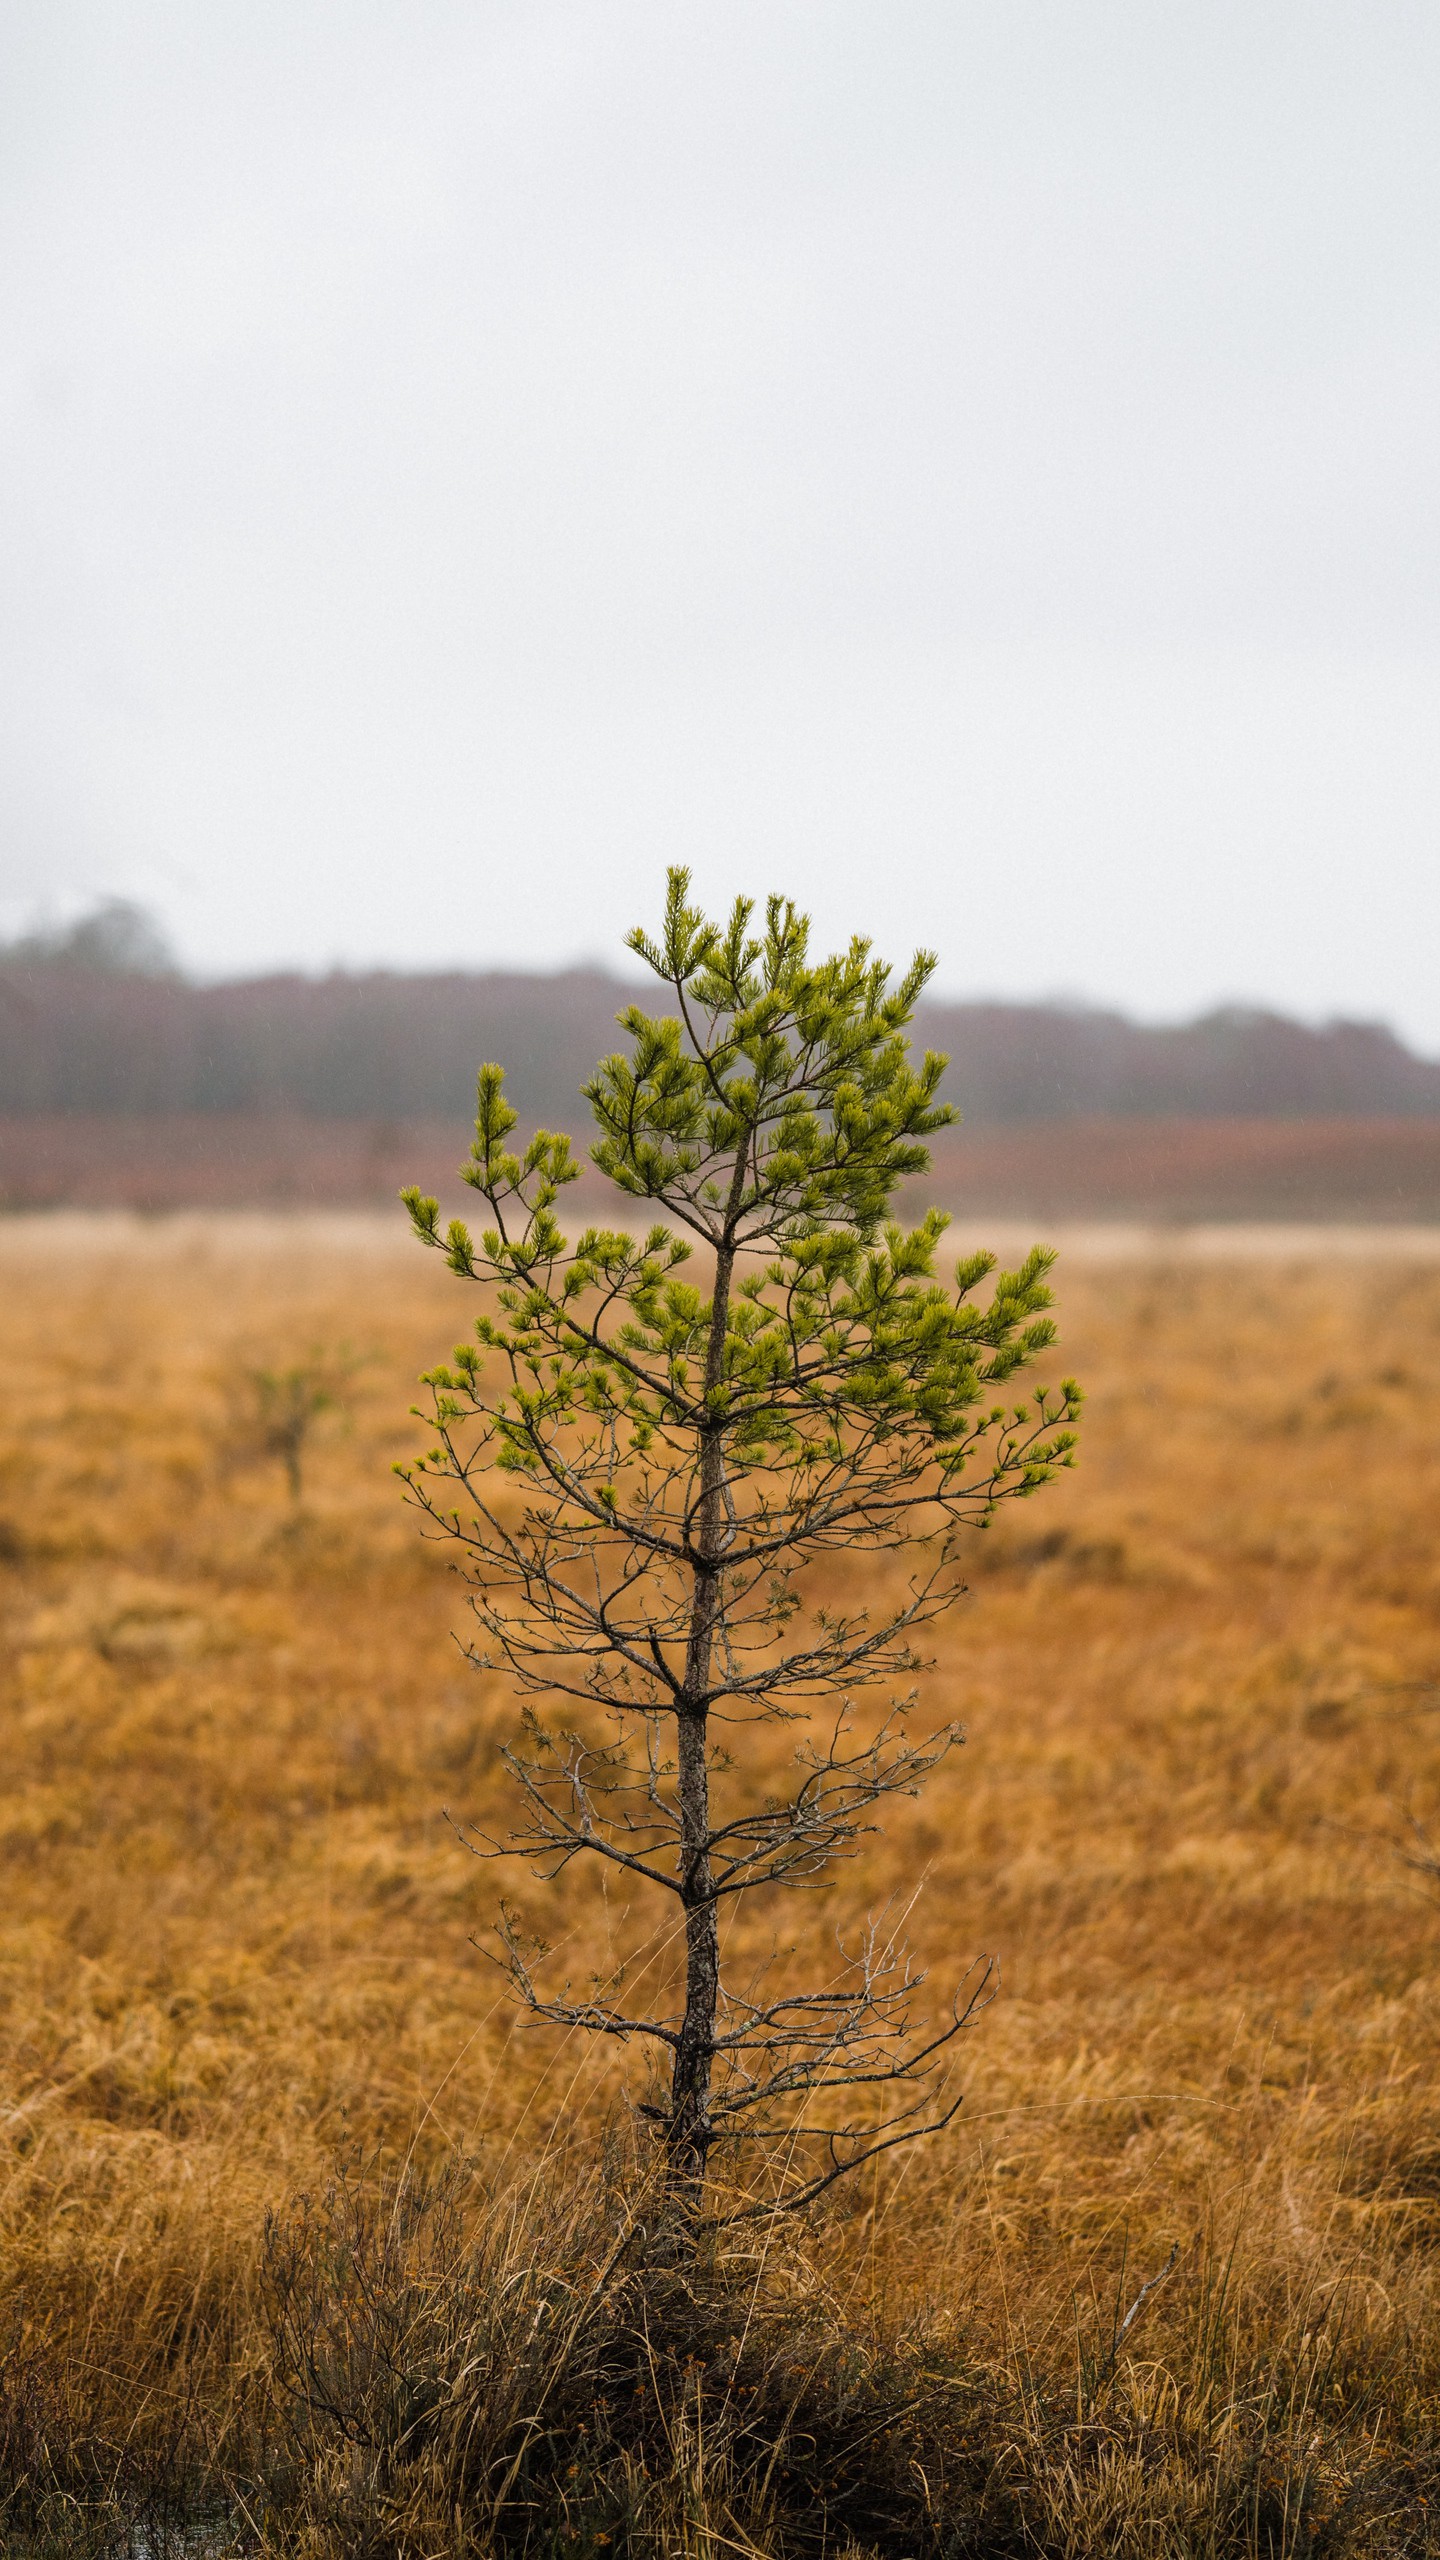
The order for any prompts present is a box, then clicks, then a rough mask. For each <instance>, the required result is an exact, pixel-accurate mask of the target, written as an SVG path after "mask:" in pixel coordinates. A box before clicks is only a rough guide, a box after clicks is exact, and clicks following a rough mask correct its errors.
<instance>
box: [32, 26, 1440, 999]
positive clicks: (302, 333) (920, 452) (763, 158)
mask: <svg viewBox="0 0 1440 2560" xmlns="http://www.w3.org/2000/svg"><path fill="white" fill-rule="evenodd" d="M0 37H3V52H4V57H5V60H4V76H3V80H0V220H3V233H4V237H3V256H0V348H3V355H0V415H3V425H0V438H3V447H0V540H3V556H4V576H3V592H4V597H5V603H4V607H3V635H0V680H3V689H4V693H5V697H6V705H7V708H6V714H5V728H4V737H3V744H0V821H3V824H0V842H3V848H4V850H3V857H0V859H3V879H0V924H4V925H9V926H12V927H13V926H14V925H17V924H18V923H19V922H21V921H22V920H23V919H24V918H25V917H27V916H28V915H30V914H31V913H33V912H35V911H37V910H40V909H42V908H47V907H48V908H49V909H50V910H51V911H53V912H56V913H65V912H69V911H70V910H71V909H73V908H75V907H78V906H80V905H82V904H84V903H86V902H87V901H89V900H91V899H92V898H94V897H97V896H99V895H101V894H104V893H106V892H119V893H123V894H127V895H131V896H137V897H139V898H141V899H143V900H145V901H147V902H148V903H150V904H151V905H152V906H154V907H155V908H156V909H157V910H158V911H159V912H160V913H161V914H162V915H163V917H164V919H165V922H166V924H167V926H168V928H169V930H170V931H171V932H172V934H173V935H174V936H175V938H176V940H177V942H178V944H179V946H180V948H181V950H182V952H183V953H184V954H185V956H186V958H187V959H188V961H189V962H190V963H191V965H192V966H195V967H197V968H199V969H201V970H204V971H208V972H212V973H218V972H231V971H239V970H251V969H257V968H261V967H266V966H269V965H272V964H277V963H281V962H298V963H301V964H303V965H306V966H310V967H321V966H325V965H328V964H329V963H330V962H332V961H334V960H337V959H341V960H345V961H347V962H351V963H355V964H362V965H364V964H371V963H375V962H384V963H391V964H396V965H405V966H410V965H428V964H430V963H446V964H449V965H454V964H457V963H466V964H479V965H485V964H495V963H507V964H516V963H519V964H534V963H538V964H542V965H552V964H558V963H560V962H562V961H565V960H569V959H573V958H577V957H584V956H588V955H613V952H614V948H615V945H616V944H617V943H618V940H619V937H620V933H621V931H622V930H623V928H624V927H625V926H626V925H627V924H628V923H630V922H632V921H634V920H635V919H636V918H637V917H640V916H650V915H653V913H654V911H655V909H656V906H657V903H658V897H659V892H660V885H661V880H662V876H663V870H664V866H665V864H666V863H667V862H668V861H672V860H675V859H683V860H686V861H689V862H691V863H692V864H693V865H694V867H695V870H696V873H697V877H698V880H699V884H700V886H701V888H702V889H703V890H704V892H705V893H706V894H707V896H709V897H710V898H712V899H714V900H717V901H720V900H726V899H728V898H729V896H731V895H732V894H733V893H734V892H735V890H736V889H739V888H745V889H753V890H760V891H763V890H765V889H766V888H769V887H771V886H778V887H782V888H785V889H788V890H790V891H791V892H793V893H794V894H795V895H796V896H798V897H800V898H803V899H804V900H805V901H806V902H807V903H809V904H811V905H812V906H813V907H814V909H815V910H816V914H817V920H818V923H819V925H820V926H821V928H822V929H823V931H824V932H825V933H826V934H827V935H831V936H834V935H841V934H848V933H849V932H851V931H853V930H856V929H860V930H865V931H869V932H872V933H873V934H874V935H875V936H876V938H877V939H878V940H879V942H880V943H881V945H882V947H893V948H896V949H900V948H908V947H909V946H910V945H912V944H913V943H915V942H917V941H921V942H925V943H927V944H933V945H934V946H935V947H936V948H937V949H938V950H939V953H940V955H941V969H940V979H941V984H942V986H943V987H944V988H945V989H946V990H948V991H951V992H955V993H982V992H983V993H992V994H1037V993H1038V994H1044V993H1053V992H1066V993H1071V994H1074V995H1078V996H1083V997H1086V998H1090V999H1093V1000H1097V1001H1101V1002H1107V1003H1117V1004H1120V1005H1123V1006H1125V1007H1127V1008H1129V1009H1130V1010H1132V1011H1134V1012H1137V1013H1139V1014H1141V1015H1145V1016H1150V1017H1155V1018H1164V1017H1168V1016H1174V1015H1179V1014H1184V1013H1187V1012H1192V1011H1194V1010H1196V1009H1198V1008H1199V1007H1201V1006H1204V1005H1206V1004H1208V1003H1211V1002H1214V1001H1217V1000H1220V999H1226V998H1242V999H1253V1000H1257V1001H1262V1002H1267V1003H1271V1004H1275V1005H1278V1006H1282V1007H1285V1008H1287V1009H1291V1010H1295V1011H1297V1012H1300V1013H1302V1014H1305V1015H1309V1016H1316V1017H1318V1016H1323V1015H1327V1014H1330V1013H1336V1012H1343V1013H1347V1014H1359V1015H1364V1016H1377V1017H1384V1018H1386V1019H1388V1020H1390V1021H1391V1022H1393V1023H1394V1024H1395V1025H1396V1026H1397V1027H1398V1028H1400V1029H1402V1030H1403V1031H1405V1032H1406V1033H1407V1034H1408V1035H1409V1036H1410V1037H1411V1038H1413V1039H1416V1040H1419V1041H1420V1042H1421V1043H1422V1044H1424V1045H1426V1046H1428V1047H1430V1048H1432V1049H1434V1048H1440V973H1437V971H1436V968H1435V965H1434V955H1435V949H1436V943H1437V928H1440V613H1437V600H1440V538H1437V536H1440V526H1437V498H1436V461H1435V457H1436V454H1437V453H1440V319H1437V310H1440V303H1437V283H1440V275H1437V267H1440V248H1437V244H1440V172H1437V154H1436V151H1435V147H1434V137H1435V133H1436V130H1437V117H1440V16H1437V13H1436V12H1435V10H1434V9H1433V8H1432V7H1425V6H1420V5H1414V6H1409V5H1403V6H1402V5H1394V4H1393V0H1363V5H1361V4H1360V0H1356V5H1345V6H1339V5H1334V0H1303V5H1301V0H1294V5H1272V4H1271V0H1243V5H1241V0H1233V5H1227V0H1204V5H1200V0H1189V4H1188V5H1176V6H1172V7H1166V8H1157V7H1156V6H1155V5H1154V0H1144V4H1143V5H1142V0H1126V4H1125V5H1120V0H1085V5H1080V4H1079V0H1045V5H1044V6H1041V5H1039V0H1018V5H1006V6H1004V7H1000V6H997V5H995V0H988V5H985V6H979V5H974V0H936V5H933V6H929V5H915V4H914V0H883V5H882V0H872V4H871V5H863V6H862V5H853V4H852V0H826V5H824V6H820V5H800V4H799V0H753V5H747V0H727V5H725V6H724V7H713V6H705V5H700V6H695V5H691V6H687V7H685V8H683V9H681V8H676V7H675V6H674V5H673V0H672V5H667V6H663V7H662V6H658V5H655V6H648V5H647V6H642V5H631V0H608V5H606V6H605V7H603V8H596V7H593V6H586V7H581V6H578V5H575V6H554V5H549V4H548V0H525V5H523V6H521V5H514V6H508V5H504V6H502V5H494V4H493V0H467V5H464V6H459V5H456V6H451V5H446V4H445V0H404V5H401V0H392V4H391V5H386V6H375V5H366V0H344V5H338V4H337V5H330V0H305V5H304V6H301V7H296V6H294V5H288V4H286V5H282V0H243V5H241V0H204V6H203V7H197V6H196V5H195V0H185V5H177V6H164V5H160V0H89V5H82V6H77V5H72V0H3V5H0Z"/></svg>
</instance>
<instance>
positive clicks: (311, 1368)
mask: <svg viewBox="0 0 1440 2560" xmlns="http://www.w3.org/2000/svg"><path fill="white" fill-rule="evenodd" d="M359 1366H360V1363H359V1362H358V1361H357V1360H356V1359H355V1357H354V1355H353V1353H351V1352H349V1351H331V1352H327V1351H312V1352H311V1353H310V1355H309V1357H308V1359H305V1360H297V1361H294V1362H293V1363H292V1364H291V1366H290V1367H289V1368H288V1369H246V1370H244V1371H243V1372H242V1376H243V1380H244V1387H245V1394H246V1406H247V1410H246V1412H245V1414H244V1416H243V1418H242V1421H241V1424H240V1430H239V1435H238V1436H239V1445H240V1447H241V1448H242V1449H243V1450H245V1451H247V1452H248V1451H253V1452H254V1454H255V1455H256V1456H257V1457H264V1458H278V1459H279V1461H280V1464H281V1466H282V1467H283V1468H284V1470H285V1481H286V1484H287V1485H288V1486H289V1488H290V1499H291V1501H292V1502H293V1503H295V1504H296V1505H297V1506H298V1504H299V1501H300V1497H301V1494H302V1493H303V1491H304V1466H305V1452H306V1450H307V1448H308V1447H309V1444H310V1440H311V1437H312V1435H313V1433H314V1429H315V1425H316V1423H317V1422H318V1421H319V1420H320V1418H321V1416H322V1415H323V1414H327V1413H334V1412H336V1411H338V1410H339V1409H340V1407H341V1406H343V1404H344V1401H345V1394H346V1390H347V1388H348V1387H349V1385H350V1382H351V1380H352V1378H353V1377H354V1375H355V1371H356V1369H357V1368H358V1367H359Z"/></svg>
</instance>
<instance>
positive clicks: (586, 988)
mask: <svg viewBox="0 0 1440 2560" xmlns="http://www.w3.org/2000/svg"><path fill="white" fill-rule="evenodd" d="M631 993H632V990H631V988H630V987H629V986H628V985H627V984H626V982H624V981H622V980H621V979H620V978H618V977H612V976H611V975H610V974H609V973H607V972H606V971H605V970H603V969H600V968H598V967H583V968H572V969H566V970H562V971H559V972H556V973H554V974H544V973H540V972H525V971H519V970H489V971H473V972H462V971H448V972H433V973H426V974H414V975H406V974H404V973H401V972H398V971H387V970H371V971H363V972H361V971H342V970H337V971H334V972H332V973H331V974H329V975H328V976H325V977H320V978H313V977H306V976H304V975H301V974H299V973H297V972H286V973H276V974H274V975H270V976H265V977H256V978H248V979H233V980H227V981H222V982H219V983H212V984H200V983H197V982H196V981H194V980H191V979H188V978H186V977H185V976H183V975H182V974H181V972H180V970H179V969H178V967H177V966H176V965H175V963H174V961H173V958H172V956H171V955H170V953H169V951H168V948H167V946H166V944H165V941H164V938H163V935H162V934H161V933H160V932H159V930H158V929H157V927H156V926H155V925H154V923H153V922H152V920H151V919H150V918H149V917H147V916H146V915H145V914H144V912H143V910H140V909H137V908H134V907H131V906H129V905H127V904H125V903H123V902H120V901H112V902H110V903H109V904H107V905H106V906H104V907H102V908H100V909H98V910H97V911H96V912H95V913H94V914H93V915H91V916H88V917H84V918H82V919H80V921H79V922H78V923H77V924H73V925H71V926H69V927H67V928H65V929H63V930H60V931H55V932H51V933H43V932H34V933H31V934H28V935H25V936H23V937H21V938H20V939H19V940H17V941H14V942H11V943H10V944H8V945H0V1114H6V1115H19V1116H24V1115H31V1114H38V1113H67V1112H76V1113H80V1112H84V1113H120V1114H126V1115H138V1116H145V1115H158V1114H162V1113H201V1114H204V1113H257V1112H270V1113H273V1112H287V1111H288V1112H295V1113H298V1114H301V1115H304V1116H309V1117H323V1118H334V1119H367V1120H396V1121H405V1120H439V1119H459V1118H462V1117H468V1115H469V1113H470V1112H471V1111H472V1110H473V1106H474V1091H475V1073H476V1068H477V1066H478V1065H479V1064H480V1062H481V1061H482V1060H483V1059H486V1058H490V1057H493V1056H495V1055H497V1054H503V1055H504V1056H505V1057H506V1058H507V1059H509V1060H510V1062H511V1090H512V1092H513V1093H514V1096H515V1099H516V1103H517V1105H518V1107H519V1109H520V1111H521V1115H522V1119H523V1120H524V1122H525V1123H526V1124H527V1125H530V1126H533V1125H535V1124H545V1125H555V1126H560V1127H564V1126H566V1125H568V1123H569V1122H570V1121H571V1120H572V1119H573V1118H574V1116H575V1111H576V1104H577V1096H578V1092H579V1088H580V1085H581V1083H582V1082H583V1080H584V1078H585V1077H586V1075H587V1074H589V1073H590V1072H591V1070H592V1068H593V1065H594V1060H595V1058H596V1056H597V1055H601V1054H604V1053H605V1052H607V1051H608V1050H611V1049H613V1048H615V1047H616V1046H617V1045H618V1044H617V1034H616V1027H615V1017H616V1015H617V1013H618V1012H619V1010H620V1009H621V1007H622V1006H623V1005H624V1004H625V1003H626V1002H627V1001H628V1000H629V998H630V995H631ZM916 1032H917V1036H918V1038H919V1040H920V1042H921V1044H922V1045H923V1046H929V1047H931V1048H936V1049H940V1050H943V1051H944V1052H945V1053H946V1055H947V1056H948V1058H949V1060H950V1067H949V1070H948V1073H947V1077H946V1091H947V1093H948V1094H950V1095H952V1096H953V1097H954V1099H955V1100H956V1101H957V1102H958V1103H959V1104H960V1105H961V1107H962V1108H963V1111H964V1116H965V1121H966V1124H967V1126H968V1127H970V1128H972V1129H975V1128H984V1127H986V1126H993V1125H1005V1124H1015V1123H1023V1122H1027V1121H1029V1122H1035V1121H1051V1120H1057V1119H1061V1120H1063V1119H1071V1118H1074V1119H1079V1118H1107V1117H1120V1118H1170V1117H1177V1118H1216V1119H1221V1118H1242V1119H1244V1118H1256V1119H1260V1118H1275V1119H1325V1118H1346V1117H1425V1116H1430V1115H1437V1114H1440V1060H1432V1059H1427V1058H1422V1057H1419V1056H1417V1055H1416V1054H1415V1053H1414V1052H1413V1051H1412V1050H1410V1049H1408V1048H1407V1047H1406V1046H1405V1044H1404V1043H1403V1042H1402V1041H1400V1040H1399V1039H1398V1038H1397V1037H1396V1036H1395V1034H1394V1033H1393V1032H1391V1031H1389V1030H1388V1029H1386V1028H1385V1027H1384V1026H1383V1025H1381V1024H1375V1023H1363V1022H1346V1021H1340V1022H1332V1023H1327V1024H1325V1025H1323V1026H1322V1027H1319V1028H1313V1027H1311V1026H1310V1025H1308V1024H1305V1023H1301V1022H1296V1021H1293V1020H1290V1019H1287V1018H1286V1017H1285V1016H1283V1015H1280V1014H1275V1013H1271V1012H1267V1011H1264V1010H1261V1009H1259V1008H1253V1007H1246V1006H1225V1007H1220V1008H1217V1009H1216V1010H1214V1011H1212V1012H1210V1013H1207V1014H1205V1015H1203V1016H1201V1017H1200V1018H1199V1019H1198V1020H1196V1021H1193V1022H1188V1023H1182V1024H1177V1025H1164V1026H1157V1025H1149V1024H1140V1023H1136V1022H1133V1021H1130V1020H1129V1019H1127V1018H1126V1017H1125V1016H1124V1015H1123V1014H1119V1013H1114V1012H1108V1011H1103V1010H1101V1009H1099V1008H1089V1007H1085V1006H1080V1005H1070V1004H1061V1003H1029V1004H1025V1003H1000V1002H984V1001H967V1002H946V1001H944V1000H943V999H936V998H931V999H927V1000H926V1001H925V1002H923V1003H922V1004H921V1005H920V1007H919V1008H918V1010H917V1015H916Z"/></svg>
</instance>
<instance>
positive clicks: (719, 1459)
mask: <svg viewBox="0 0 1440 2560" xmlns="http://www.w3.org/2000/svg"><path fill="white" fill-rule="evenodd" d="M744 1178H745V1150H744V1148H743V1147H741V1148H740V1149H739V1151H738V1153H737V1158H736V1165H735V1173H734V1177H733V1180H732V1183H731V1191H730V1204H729V1216H728V1217H727V1221H726V1234H725V1237H724V1239H723V1240H722V1242H721V1243H720V1244H719V1245H718V1246H717V1248H716V1253H715V1294H714V1298H713V1300H712V1303H711V1311H710V1339H709V1342H708V1344H707V1345H706V1356H705V1391H706V1395H707V1397H708V1396H709V1395H710V1394H711V1393H713V1391H714V1389H715V1388H716V1387H718V1386H719V1385H720V1383H721V1381H722V1379H723V1377H724V1371H725V1333H726V1326H727V1323H728V1319H729V1312H730V1282H731V1277H732V1274H733V1272H734V1268H735V1247H734V1245H733V1244H732V1243H731V1242H730V1240H729V1229H730V1223H731V1220H733V1218H734V1216H735V1214H736V1211H737V1209H738V1206H739V1201H740V1196H741V1192H742V1190H743V1185H744ZM724 1492H725V1437H724V1430H723V1426H722V1424H721V1422H720V1420H719V1418H718V1416H717V1417H715V1418H714V1419H711V1418H710V1417H708V1416H707V1419H706V1422H705V1424H704V1426H703V1439H702V1443H701V1450H700V1498H699V1502H698V1505H697V1510H696V1523H695V1548H696V1557H697V1561H696V1564H695V1569H694V1571H695V1582H694V1591H693V1596H692V1599H691V1605H690V1628H689V1636H688V1641H687V1644H686V1649H685V1690H684V1696H683V1698H681V1699H680V1700H679V1702H678V1703H677V1707H676V1723H677V1747H676V1761H677V1775H678V1795H679V1806H680V1895H681V1902H682V1904H683V1907H684V1912H685V2012H684V2016H683V2017H682V2019H681V2022H680V2038H679V2042H678V2044H677V2045H676V2048H675V2063H674V2069H673V2071H672V2074H671V2081H670V2120H669V2123H668V2124H667V2126H666V2128H665V2148H666V2153H667V2157H668V2167H669V2175H670V2183H671V2186H672V2189H673V2191H674V2192H675V2193H676V2195H677V2196H678V2197H679V2198H680V2199H681V2200H682V2202H683V2204H684V2206H685V2209H686V2211H687V2213H689V2214H691V2215H693V2214H694V2213H695V2212H696V2211H698V2208H699V2203H700V2191H701V2188H702V2186H703V2184H704V2180H705V2164H706V2162H707V2160H708V2158H709V2155H710V2146H711V2143H712V2142H713V2140H714V2128H713V2125H712V2123H711V2119H710V2082H711V2076H712V2073H713V2071H714V2066H715V2019H716V2010H717V2007H718V2004H719V1996H720V1932H719V1920H718V1914H717V1911H716V1907H715V1900H714V1894H713V1891H712V1886H711V1875H710V1762H709V1749H710V1709H709V1699H708V1692H709V1687H710V1658H711V1653H712V1651H713V1648H714V1642H715V1628H716V1624H717V1621H718V1619H719V1615H720V1606H721V1581H722V1571H723V1566H722V1547H723V1539H724V1532H725V1513H724Z"/></svg>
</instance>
